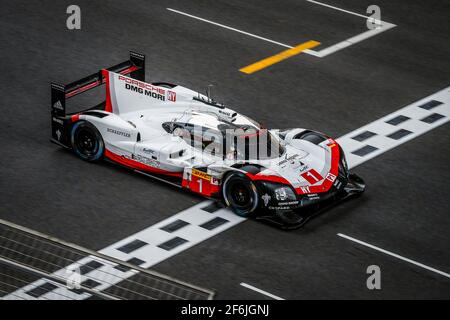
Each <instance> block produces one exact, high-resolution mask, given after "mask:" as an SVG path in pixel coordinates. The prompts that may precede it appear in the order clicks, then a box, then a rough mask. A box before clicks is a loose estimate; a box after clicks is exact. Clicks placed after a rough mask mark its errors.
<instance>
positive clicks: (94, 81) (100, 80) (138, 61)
mask: <svg viewBox="0 0 450 320" xmlns="http://www.w3.org/2000/svg"><path fill="white" fill-rule="evenodd" d="M106 70H108V71H112V72H115V73H120V74H123V75H128V76H129V77H131V78H134V79H136V80H139V81H144V82H145V55H143V54H140V53H137V52H133V51H130V59H129V60H127V61H124V62H122V63H119V64H117V65H115V66H112V67H110V68H107V69H106ZM105 82H106V81H105V79H104V77H103V75H102V70H99V71H98V72H96V73H93V74H91V75H89V76H87V77H84V78H82V79H80V80H77V81H74V82H72V83H69V84H66V85H63V84H59V83H54V82H52V83H51V123H52V141H53V142H56V143H58V144H62V145H63V146H65V147H69V146H70V141H69V134H68V132H67V131H68V127H69V126H67V124H68V122H70V117H68V116H70V114H69V115H68V114H66V101H67V99H70V98H72V97H74V96H76V95H78V94H80V93H83V92H86V91H88V90H90V89H93V88H96V87H98V86H100V85H102V84H104V83H105Z"/></svg>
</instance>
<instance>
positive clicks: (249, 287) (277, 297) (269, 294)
mask: <svg viewBox="0 0 450 320" xmlns="http://www.w3.org/2000/svg"><path fill="white" fill-rule="evenodd" d="M241 286H243V287H245V288H247V289H250V290H253V291H256V292H258V293H261V294H263V295H265V296H268V297H269V298H272V299H274V300H284V299H283V298H280V297H279V296H276V295H274V294H271V293H269V292H267V291H264V290H261V289H258V288H256V287H254V286H251V285H249V284H247V283H245V282H241Z"/></svg>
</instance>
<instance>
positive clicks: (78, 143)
mask: <svg viewBox="0 0 450 320" xmlns="http://www.w3.org/2000/svg"><path fill="white" fill-rule="evenodd" d="M70 141H71V144H72V150H73V152H74V153H75V154H76V155H77V156H78V157H80V158H81V159H83V160H86V161H90V162H95V161H99V160H100V159H101V158H102V157H103V153H104V151H105V143H104V142H103V138H102V136H101V134H100V132H99V131H98V130H97V128H96V127H95V126H94V125H92V124H91V123H89V122H87V121H78V122H76V123H75V124H74V125H73V127H72V130H71V133H70Z"/></svg>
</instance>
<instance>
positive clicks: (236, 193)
mask: <svg viewBox="0 0 450 320" xmlns="http://www.w3.org/2000/svg"><path fill="white" fill-rule="evenodd" d="M222 196H223V199H224V202H225V204H226V205H227V206H229V207H230V208H231V210H233V212H234V213H236V214H237V215H238V216H241V217H245V218H247V217H249V216H250V214H251V213H252V212H254V211H255V210H256V208H257V207H258V201H259V196H258V190H257V188H256V186H255V184H254V183H253V181H251V180H250V179H249V178H248V177H247V176H246V175H245V174H243V173H241V172H232V173H230V174H228V175H227V176H226V177H225V180H224V182H223V185H222Z"/></svg>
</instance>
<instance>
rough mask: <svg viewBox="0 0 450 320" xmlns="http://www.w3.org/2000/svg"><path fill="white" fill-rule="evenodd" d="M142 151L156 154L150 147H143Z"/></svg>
mask: <svg viewBox="0 0 450 320" xmlns="http://www.w3.org/2000/svg"><path fill="white" fill-rule="evenodd" d="M142 152H144V153H147V154H151V155H153V154H155V151H153V150H152V149H148V148H143V149H142Z"/></svg>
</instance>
